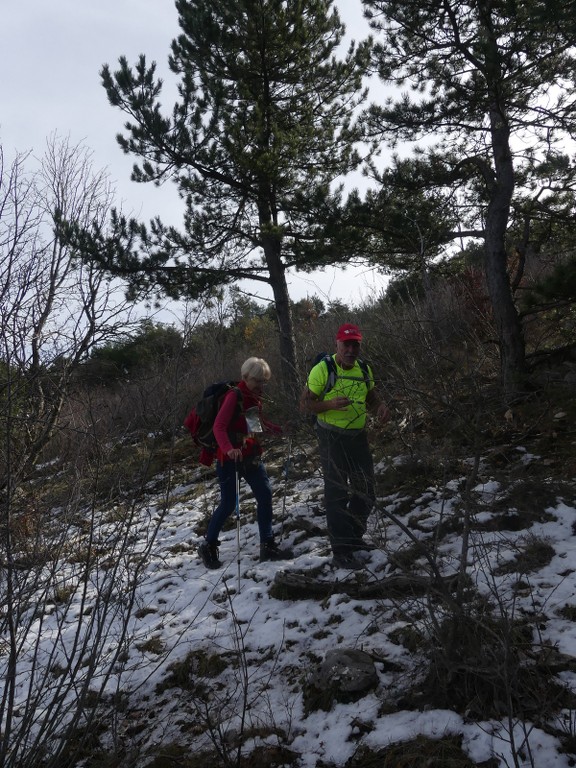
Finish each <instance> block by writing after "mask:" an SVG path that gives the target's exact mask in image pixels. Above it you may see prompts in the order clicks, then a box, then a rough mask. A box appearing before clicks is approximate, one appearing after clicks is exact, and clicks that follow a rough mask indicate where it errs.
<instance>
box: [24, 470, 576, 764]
mask: <svg viewBox="0 0 576 768" xmlns="http://www.w3.org/2000/svg"><path fill="white" fill-rule="evenodd" d="M523 460H524V461H526V457H525V456H524V457H523ZM384 465H385V462H382V463H381V464H379V469H380V471H383V469H384ZM202 478H203V479H202ZM461 480H462V478H452V479H451V480H450V481H449V482H448V483H446V484H445V485H444V487H442V488H435V487H431V488H429V489H427V490H426V491H425V493H423V494H421V496H420V497H419V498H417V499H416V500H415V501H413V502H412V504H411V507H410V510H409V512H406V511H404V512H401V511H400V512H398V515H399V519H400V521H401V522H402V523H403V524H404V525H406V524H407V521H408V517H409V516H412V517H417V518H418V521H419V525H418V528H417V529H415V530H414V535H415V536H418V537H421V538H426V536H427V533H426V531H427V529H430V530H431V529H432V527H433V526H434V525H435V524H436V523H437V522H438V520H439V519H440V518H441V517H444V518H445V517H446V516H448V515H449V514H450V513H451V510H452V509H453V508H454V505H456V504H457V503H458V502H459V501H460V497H459V495H458V488H460V487H462V485H463V483H462V482H461ZM274 482H275V498H276V509H277V518H276V528H277V532H278V534H281V533H282V532H284V539H283V541H284V543H286V544H287V545H291V546H293V547H294V550H295V557H294V559H293V560H291V561H288V562H286V563H270V562H268V563H260V562H259V561H258V539H257V528H256V523H255V520H254V505H253V502H252V497H251V495H250V493H249V492H247V490H246V489H245V487H244V486H242V491H241V498H240V511H241V517H240V529H239V538H238V527H237V525H236V521H235V520H231V521H230V522H231V525H230V527H229V528H228V529H227V530H226V531H225V532H224V533H223V535H222V536H221V542H222V543H221V548H220V558H221V560H223V561H224V563H225V565H224V567H223V569H222V570H219V571H207V570H206V569H205V568H204V566H203V564H202V562H201V560H200V559H199V558H198V556H197V552H196V549H197V546H198V544H199V543H200V542H201V540H202V539H201V532H202V526H201V525H200V521H201V520H205V519H206V514H207V512H209V511H210V510H211V509H212V508H213V507H214V505H215V504H216V503H217V499H218V489H217V485H216V483H215V481H214V479H213V477H211V476H210V475H206V474H204V475H202V474H201V473H200V471H196V470H195V471H190V472H189V473H188V476H187V477H186V478H184V479H183V480H182V479H181V480H180V482H179V485H177V486H176V487H174V488H173V489H172V491H171V495H170V500H169V502H168V504H167V505H165V499H164V498H163V495H162V493H158V495H157V496H154V495H152V494H151V495H150V496H149V497H148V498H147V499H146V501H145V503H144V504H142V505H141V508H140V511H139V526H140V527H138V526H136V530H137V531H138V537H137V539H136V540H135V542H134V547H135V548H138V547H140V548H141V549H145V547H146V546H147V545H148V544H149V541H148V540H147V537H150V536H151V533H150V532H151V531H152V530H153V528H154V526H155V525H156V524H158V525H159V527H158V532H157V536H156V538H155V540H154V542H153V545H152V549H151V552H150V557H149V560H148V563H147V566H146V568H145V569H144V570H143V571H142V574H141V577H140V584H139V589H138V594H137V602H136V606H135V608H134V611H133V615H132V620H131V625H130V633H131V639H130V642H129V644H128V645H127V647H126V651H125V654H124V656H123V657H122V664H121V665H120V664H119V665H118V669H117V674H116V675H115V676H113V677H112V678H111V679H110V680H109V682H108V690H109V692H110V693H111V694H112V693H114V692H115V691H116V690H119V691H121V692H122V693H123V694H124V696H125V697H126V699H127V701H128V705H127V708H126V711H125V715H124V716H119V718H118V721H117V724H116V726H115V729H116V738H120V739H121V740H124V741H125V742H126V743H128V742H129V743H130V750H131V751H132V752H133V751H134V750H137V751H138V750H139V751H140V752H141V753H142V754H146V753H148V751H149V750H153V749H154V748H155V747H158V745H167V744H172V743H180V744H189V745H193V747H194V751H195V752H198V751H199V749H200V748H201V747H202V746H206V747H208V746H210V739H209V738H208V737H207V736H206V734H205V730H206V725H207V723H208V722H210V719H211V718H213V719H214V722H215V721H216V716H217V715H218V716H219V718H220V732H219V735H218V737H217V738H220V739H222V740H223V741H226V739H229V738H230V739H231V738H232V736H233V734H234V733H235V732H238V731H240V730H241V729H244V733H248V731H250V732H251V733H252V734H253V738H254V741H253V744H254V745H257V744H261V743H262V742H265V743H268V744H274V743H275V742H276V741H278V740H279V741H282V742H283V743H285V744H287V745H288V746H289V748H290V749H291V750H293V751H294V752H296V753H298V754H299V755H300V762H299V763H298V765H299V766H301V768H316V766H317V765H318V764H320V761H323V763H322V764H324V763H333V764H334V765H337V766H344V765H345V763H346V761H347V760H348V759H349V758H350V757H352V755H353V754H354V753H355V751H356V750H357V749H358V746H359V744H363V745H366V746H369V747H372V748H374V749H378V748H381V747H384V746H386V745H388V744H392V743H395V742H399V741H406V740H409V739H412V738H414V737H415V736H416V735H418V734H423V735H426V736H429V737H432V738H441V737H443V736H446V735H450V734H460V735H461V736H462V744H463V748H464V750H465V751H466V752H467V753H468V755H469V756H470V758H471V759H473V760H474V761H476V762H481V761H483V760H488V759H489V758H491V757H498V758H499V760H500V765H502V766H512V765H518V766H519V765H522V766H523V765H536V766H542V767H546V768H556V766H558V768H564V767H567V766H569V765H572V764H573V763H572V762H570V758H569V756H567V755H563V754H560V753H559V751H558V741H557V739H555V738H553V737H552V736H549V735H547V734H545V733H544V732H542V731H541V730H539V729H536V728H534V729H532V730H530V729H531V724H530V723H528V724H524V725H523V724H522V723H520V722H517V723H515V724H514V728H515V732H514V734H513V735H514V740H515V743H516V744H517V745H518V744H521V743H522V741H523V740H524V739H525V738H526V733H527V730H528V731H530V733H529V745H530V750H531V752H526V755H527V756H526V762H521V763H515V762H514V758H513V756H512V752H511V747H510V742H511V734H510V727H511V725H510V723H509V722H507V721H506V720H503V721H502V722H499V721H490V722H482V723H478V722H470V721H467V720H465V719H464V718H463V717H462V716H460V715H459V714H456V713H455V712H452V711H447V710H429V711H407V710H403V709H402V708H399V709H398V711H389V709H390V708H388V707H385V708H383V706H382V702H383V701H395V700H396V699H398V698H399V697H400V696H401V694H402V691H403V689H404V688H405V687H406V686H407V685H408V684H409V683H410V682H411V681H413V679H414V677H415V676H416V677H417V675H418V672H419V670H418V669H414V661H413V660H412V659H413V657H412V656H411V654H410V653H409V652H408V651H407V649H406V648H404V647H403V645H401V644H399V643H398V642H397V641H394V640H393V639H391V632H392V631H393V630H395V629H398V628H399V627H402V626H403V625H404V624H405V623H406V620H405V619H403V618H402V616H401V615H400V614H399V613H398V612H397V611H395V610H394V604H393V603H392V602H391V601H387V600H358V599H354V598H352V597H349V596H347V595H345V594H342V593H334V594H332V595H330V596H328V597H326V598H325V599H323V600H312V599H311V600H296V601H292V600H278V599H275V598H273V597H271V596H270V594H269V587H270V585H271V583H272V582H273V579H274V575H275V573H276V572H277V571H279V570H280V569H288V570H290V569H292V570H302V569H313V568H314V569H317V570H318V579H320V580H324V581H330V580H355V579H357V578H361V577H359V576H358V575H356V574H354V573H347V572H345V571H342V570H336V569H334V568H333V567H332V566H331V564H330V553H329V548H328V543H327V539H326V536H325V535H324V532H323V530H321V529H322V526H323V524H324V518H323V515H322V514H321V512H320V513H319V510H318V504H319V503H321V488H322V484H321V480H320V478H319V477H318V476H314V477H311V478H307V479H304V480H298V481H290V483H289V484H288V483H287V484H286V485H285V484H284V483H285V480H284V479H283V478H282V475H281V474H280V473H277V479H276V480H275V481H274ZM156 485H158V484H156ZM160 485H162V484H161V483H160ZM198 489H200V490H201V492H200V493H199V494H198V493H195V495H194V494H193V491H194V492H196V491H197V490H198ZM499 492H500V487H499V484H498V483H497V482H496V481H495V480H494V479H493V478H491V477H488V476H487V477H485V478H484V480H483V482H482V484H481V485H479V486H478V487H477V488H476V494H477V498H478V499H479V502H481V503H485V504H486V508H485V509H482V508H480V509H479V519H482V520H485V519H488V518H489V517H490V515H491V512H490V510H489V504H490V503H491V501H492V500H493V499H494V498H495V497H496V496H497V495H498V493H499ZM404 498H405V497H404V496H402V497H400V496H398V497H397V496H390V497H386V498H382V499H380V500H379V505H378V506H379V507H380V509H384V510H385V511H386V512H387V513H390V514H391V515H393V516H394V515H395V514H396V512H397V510H399V509H400V504H401V503H402V501H403V499H404ZM404 509H405V505H404ZM549 512H550V521H549V522H542V523H537V524H535V525H534V526H533V527H532V529H531V530H530V534H529V535H530V536H537V537H540V538H543V539H545V540H546V541H548V542H549V543H551V544H552V546H553V547H554V549H555V551H556V555H555V556H554V557H553V558H552V560H551V561H550V563H549V564H548V565H547V566H545V567H543V568H542V569H541V570H540V571H539V572H538V573H537V574H534V575H533V578H532V583H531V589H530V590H529V591H528V592H527V594H526V595H525V596H523V595H521V594H518V595H516V596H515V598H514V599H515V601H516V602H515V607H514V610H515V611H516V612H517V613H518V614H520V613H521V612H522V611H523V610H525V611H528V612H529V611H534V609H535V607H537V608H538V609H539V610H542V611H546V613H547V615H548V616H549V617H550V619H551V620H550V621H549V622H548V623H547V624H546V627H545V629H543V640H544V641H546V642H548V643H550V644H557V646H558V648H559V650H560V651H562V652H563V653H566V654H570V655H576V623H573V622H570V621H568V620H565V619H562V618H560V616H559V615H558V609H559V608H561V607H562V606H565V605H570V604H571V605H574V604H576V580H575V576H574V570H575V569H574V564H575V562H576V553H575V551H574V550H575V547H576V537H575V536H574V534H573V529H572V526H573V524H574V520H575V519H576V511H575V509H574V508H573V507H572V506H571V505H570V504H569V503H566V502H565V501H559V502H558V504H557V505H556V506H555V507H554V508H553V509H550V510H549ZM282 515H283V519H280V517H281V516H282ZM393 519H394V518H393ZM304 521H306V522H307V523H308V525H307V526H304V525H303V522H304ZM108 525H110V524H108ZM371 526H372V530H373V532H374V533H375V534H377V535H378V536H379V537H381V536H382V535H385V540H386V542H385V550H386V551H375V552H373V553H370V556H369V559H368V560H367V563H366V567H367V572H368V574H370V575H371V576H373V577H377V578H383V577H384V576H386V575H387V574H389V573H391V572H392V566H391V563H390V561H389V558H388V555H387V554H386V552H390V551H391V550H396V549H398V548H400V547H401V546H402V544H403V543H405V540H406V534H405V531H403V530H402V527H401V526H398V525H396V524H395V523H394V522H391V521H390V520H389V519H388V517H387V515H385V514H384V515H383V514H381V513H378V514H377V515H375V516H374V517H373V519H372V520H371ZM305 528H306V529H307V530H308V531H310V530H312V533H305V534H304V533H303V532H302V531H303V530H304V529H305ZM525 535H526V532H525V531H520V532H517V533H511V532H502V531H500V532H487V531H484V532H483V533H481V534H480V533H477V532H476V533H473V534H472V541H471V546H472V550H473V551H474V550H476V551H478V552H481V553H482V555H481V557H479V558H478V560H477V561H476V564H475V568H474V569H473V571H472V573H471V575H472V577H473V579H474V581H475V583H476V585H477V586H478V588H479V589H480V590H482V591H484V592H485V593H486V594H491V595H492V594H494V591H495V590H496V588H498V589H500V590H505V589H507V585H509V584H510V583H511V581H512V580H514V579H516V578H517V575H514V574H512V575H510V574H505V573H504V574H502V575H500V576H497V577H496V576H489V574H490V568H489V567H488V566H489V565H490V564H492V565H493V564H494V563H495V562H496V558H498V559H499V560H498V562H502V561H503V560H504V559H506V558H508V559H510V558H512V556H513V552H514V550H513V549H507V546H505V545H509V544H510V542H511V541H512V540H514V541H517V540H518V539H521V538H522V537H523V536H525ZM101 536H102V537H103V538H104V537H105V534H104V528H103V529H102V530H101ZM460 546H461V538H460V536H457V535H453V536H450V537H446V538H445V539H444V540H443V541H442V542H441V547H440V549H441V553H442V569H443V572H444V573H445V574H450V573H454V572H456V570H457V568H458V562H459V559H458V558H459V553H460ZM362 578H364V577H362ZM94 594H95V593H94ZM72 600H73V601H74V600H77V601H80V595H78V596H77V597H76V598H72ZM80 607H81V606H80V603H79V602H78V603H77V605H76V606H75V608H74V602H73V610H72V611H71V614H74V611H75V610H76V609H77V610H80ZM55 616H56V614H55V613H53V614H52V615H48V616H45V617H44V618H43V621H42V622H41V624H39V625H38V631H39V632H41V633H42V639H41V644H42V642H46V643H49V642H50V622H51V621H52V620H54V621H55V620H56V619H55ZM28 640H29V643H30V648H33V647H34V642H35V638H34V636H33V633H32V635H31V636H30V637H29V638H28ZM334 648H356V649H362V650H364V651H367V652H368V653H370V654H371V655H372V656H373V658H374V659H376V668H377V671H378V676H379V685H378V688H377V689H376V690H375V691H373V692H372V693H370V694H369V695H367V696H365V697H364V698H362V699H360V700H359V701H357V702H354V703H348V704H344V703H336V704H334V705H333V706H332V708H331V709H330V711H323V710H317V711H311V712H307V711H306V709H305V703H304V700H303V695H302V690H303V687H304V686H305V684H306V680H307V678H308V676H309V674H310V672H311V670H312V669H313V668H314V664H315V663H317V662H318V661H319V660H321V659H322V658H323V655H324V654H325V653H326V652H327V651H329V650H331V649H334ZM201 654H204V657H205V658H214V657H216V656H218V657H220V658H223V659H224V661H225V664H224V665H223V667H222V668H221V669H218V670H217V672H216V673H214V672H213V671H208V672H207V670H206V669H204V670H203V669H202V668H201V666H197V667H196V668H194V667H192V671H191V672H188V678H187V680H188V681H189V682H190V681H191V682H190V685H189V686H187V687H185V688H182V687H179V685H174V684H170V680H171V679H172V680H173V679H174V676H176V675H177V674H178V670H179V669H183V668H185V664H186V662H187V660H188V661H190V659H192V658H196V659H198V658H199V657H200V656H201ZM381 660H386V661H387V662H389V663H387V664H383V663H381ZM390 662H393V663H392V664H391V663H390ZM190 663H192V662H190ZM196 663H197V664H199V662H196ZM171 676H172V677H171ZM573 678H574V676H573V675H571V674H570V673H565V674H564V680H565V681H566V682H568V683H569V684H571V685H572V686H573V685H574V682H575V681H574V679H573ZM24 693H25V687H24V686H22V688H21V689H20V690H19V691H17V696H18V695H20V696H23V695H24ZM208 699H209V700H210V701H211V704H210V706H209V707H208V708H207V709H206V708H205V707H204V702H206V701H207V700H208ZM392 709H393V708H392ZM242 716H244V717H245V718H246V720H245V722H241V717H242ZM567 717H569V714H568V715H567ZM362 725H365V726H366V727H362ZM567 727H569V726H567ZM251 743H252V742H251V741H250V739H249V738H247V739H246V746H245V748H244V751H245V752H248V751H249V749H250V746H251ZM150 753H151V752H150ZM530 754H531V756H532V757H531V758H530V757H529V756H530ZM530 759H531V760H532V761H533V762H530Z"/></svg>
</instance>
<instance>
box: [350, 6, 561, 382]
mask: <svg viewBox="0 0 576 768" xmlns="http://www.w3.org/2000/svg"><path fill="white" fill-rule="evenodd" d="M363 5H364V7H365V10H366V14H367V16H368V18H369V20H370V24H371V26H372V27H373V29H374V30H376V31H377V32H378V35H379V37H378V38H377V43H376V45H375V47H374V55H373V65H374V67H375V68H376V69H377V71H378V73H379V75H380V77H381V78H382V80H384V81H385V82H386V83H388V84H392V85H397V86H398V87H400V88H404V87H406V86H407V87H408V88H409V89H410V91H408V92H406V91H404V92H402V94H401V95H400V96H399V97H398V98H392V99H391V100H390V101H389V102H388V103H386V104H384V105H373V106H372V107H371V108H370V109H369V110H368V111H367V112H366V114H365V128H366V136H367V137H368V138H370V139H371V140H374V139H380V140H381V141H382V142H385V143H387V144H388V145H389V146H391V147H396V146H397V145H398V144H399V143H400V142H418V144H417V146H418V149H419V156H418V158H417V160H414V161H409V162H405V161H400V160H397V161H396V163H395V165H394V166H393V167H392V168H391V169H390V170H389V171H388V172H386V173H384V174H381V175H380V176H379V177H378V179H379V181H380V183H381V190H380V192H379V194H378V195H377V196H376V197H375V198H370V200H369V203H370V204H372V203H374V202H376V205H375V206H374V205H371V206H370V207H371V209H372V211H373V224H372V227H373V231H374V232H375V233H377V235H378V237H379V238H380V239H381V242H382V243H383V244H384V248H383V250H384V253H385V252H386V248H390V240H391V239H392V243H396V248H398V249H399V250H400V252H402V248H403V247H404V252H406V250H405V244H406V243H405V240H406V239H405V238H404V240H403V241H402V240H401V241H400V244H399V245H398V233H400V235H401V236H402V237H403V236H404V232H403V228H402V227H401V226H398V225H397V224H396V225H395V226H394V228H393V232H392V233H390V231H389V230H388V229H385V230H384V231H383V230H382V227H381V222H382V220H384V221H386V222H387V221H388V219H389V218H391V219H392V221H394V220H395V217H394V213H395V210H396V201H398V200H401V199H402V196H405V197H407V200H408V205H407V206H405V209H404V221H405V227H404V229H406V228H410V227H411V228H412V229H413V230H419V231H420V232H422V233H424V237H423V238H422V240H421V244H420V245H421V247H420V249H418V248H416V247H412V249H411V250H412V253H411V254H410V253H408V255H411V256H412V260H413V263H414V264H415V265H416V268H417V269H421V267H422V257H423V256H425V257H426V259H427V260H429V259H430V258H434V256H435V255H436V253H438V252H439V251H440V250H441V248H442V246H445V247H448V245H449V244H450V243H451V242H452V241H454V239H455V238H466V237H472V238H479V239H480V240H481V242H482V244H483V247H484V270H485V275H486V283H487V287H488V292H489V296H490V301H491V305H492V309H493V313H494V319H495V323H496V330H497V336H498V342H499V346H500V355H501V374H502V383H503V387H504V393H505V395H506V396H507V397H512V396H513V395H514V394H515V393H517V392H518V389H519V388H521V386H522V384H521V381H522V375H523V371H524V358H525V349H524V338H523V328H522V325H521V322H520V319H519V315H518V311H517V308H516V305H515V300H514V299H515V297H514V289H515V288H516V287H517V286H518V285H519V284H520V281H521V279H522V275H521V272H519V273H517V274H515V275H512V276H509V270H508V266H509V265H508V261H509V258H510V256H511V255H512V254H513V253H518V254H520V256H521V258H522V259H524V258H525V256H526V255H527V254H530V253H535V252H537V250H538V248H540V247H541V246H542V238H543V236H545V233H546V231H547V228H546V226H545V225H544V223H545V222H554V221H558V220H559V219H563V220H564V221H566V220H567V218H568V219H569V218H571V217H572V216H573V214H574V210H575V201H574V195H573V181H574V178H575V174H576V166H575V165H574V162H573V161H572V160H571V159H570V158H569V157H568V156H567V155H566V151H565V147H566V140H567V139H568V138H569V137H570V136H571V135H573V130H574V120H573V114H574V107H575V106H576V99H575V98H574V92H575V89H574V77H575V76H574V72H575V71H576V68H575V64H576V59H575V57H574V39H575V22H574V18H575V16H574V4H573V3H556V2H554V3H544V2H541V1H540V0H530V1H529V2H522V3H515V2H510V3H508V2H506V3H486V2H476V1H475V0H471V1H470V2H460V0H458V2H456V1H455V0H429V1H428V2H424V3H414V2H410V0H403V1H399V2H397V1H394V2H390V1H388V0H363ZM422 142H424V143H423V144H422ZM407 170H408V171H409V173H406V171H407ZM410 173H411V174H412V176H413V179H412V182H410ZM419 196H420V197H421V200H422V203H424V204H421V203H420V202H419ZM429 201H432V203H433V206H432V209H430V208H429V206H428V205H427V203H428V202H429ZM434 209H435V210H436V214H437V220H438V223H437V224H436V225H434V224H432V225H431V222H433V220H434ZM401 213H402V211H401ZM374 222H375V223H374ZM418 222H419V223H420V226H419V227H417V226H416V225H417V224H418ZM455 222H457V226H456V227H454V226H453V224H454V223H455ZM424 245H425V246H426V247H425V248H424V247H423V246H424ZM392 247H393V246H392ZM522 263H523V262H520V267H522ZM402 266H403V267H404V266H406V263H405V262H404V263H403V264H402Z"/></svg>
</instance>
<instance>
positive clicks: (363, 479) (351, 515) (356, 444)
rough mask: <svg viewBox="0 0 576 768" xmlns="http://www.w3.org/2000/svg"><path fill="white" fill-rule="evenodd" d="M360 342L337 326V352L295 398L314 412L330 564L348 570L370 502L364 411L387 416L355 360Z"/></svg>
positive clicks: (367, 373) (361, 546)
mask: <svg viewBox="0 0 576 768" xmlns="http://www.w3.org/2000/svg"><path fill="white" fill-rule="evenodd" d="M361 342H362V333H361V332H360V329H359V328H358V326H357V325H354V324H352V323H345V324H344V325H341V326H340V328H339V329H338V332H337V334H336V353H335V354H334V355H331V356H326V357H325V358H323V359H322V360H320V362H318V363H317V364H316V365H315V366H314V367H313V368H312V370H311V371H310V373H309V375H308V381H307V386H306V388H305V390H304V392H303V393H302V397H301V400H300V408H301V410H302V412H304V413H307V414H314V415H315V416H316V433H317V436H318V445H319V451H320V461H321V464H322V472H323V475H324V504H325V508H326V523H327V527H328V536H329V539H330V545H331V548H332V553H333V563H334V565H335V566H336V567H339V568H346V569H348V570H356V569H358V568H361V567H362V563H361V562H360V561H359V560H358V558H357V557H356V556H355V553H356V552H359V551H362V550H366V549H369V548H370V545H369V543H368V542H366V541H365V540H364V539H363V536H364V535H365V533H366V527H367V522H368V516H369V514H370V512H371V511H372V508H373V506H374V503H375V491H374V462H373V459H372V453H371V451H370V447H369V445H368V438H367V434H366V412H367V409H368V410H370V411H372V412H374V413H375V415H376V417H377V418H378V419H379V421H381V422H382V423H385V422H386V421H388V419H389V418H390V411H389V410H388V407H387V406H386V404H385V403H383V402H382V400H381V399H380V397H379V396H378V394H377V392H376V390H375V387H374V375H373V373H372V369H371V367H370V366H369V365H367V364H365V363H363V362H362V361H361V360H359V354H360V345H361Z"/></svg>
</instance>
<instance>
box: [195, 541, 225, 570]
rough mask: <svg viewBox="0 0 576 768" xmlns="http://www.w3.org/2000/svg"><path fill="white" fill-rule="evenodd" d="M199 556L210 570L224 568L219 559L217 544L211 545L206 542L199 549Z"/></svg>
mask: <svg viewBox="0 0 576 768" xmlns="http://www.w3.org/2000/svg"><path fill="white" fill-rule="evenodd" d="M198 554H199V555H200V557H201V558H202V560H203V562H204V565H205V566H206V568H208V569H209V570H211V571H214V570H216V568H221V567H222V563H221V562H220V560H219V559H218V546H217V545H216V544H209V543H208V542H207V541H205V542H204V543H203V544H200V546H199V547H198Z"/></svg>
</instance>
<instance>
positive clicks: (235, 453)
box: [226, 448, 242, 461]
mask: <svg viewBox="0 0 576 768" xmlns="http://www.w3.org/2000/svg"><path fill="white" fill-rule="evenodd" d="M226 456H228V458H229V459H230V460H231V461H241V460H242V450H241V449H240V448H230V450H229V451H228V453H227V454H226Z"/></svg>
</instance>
